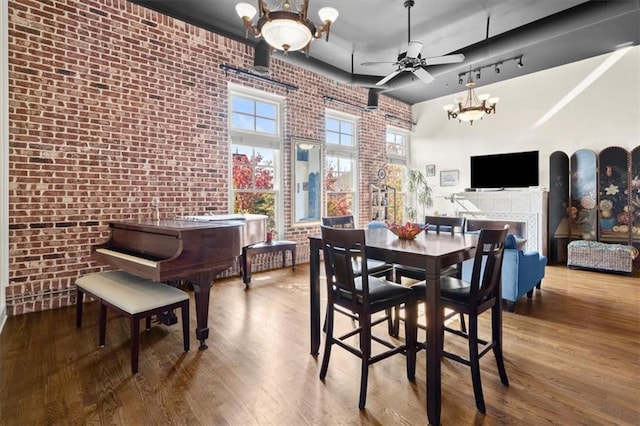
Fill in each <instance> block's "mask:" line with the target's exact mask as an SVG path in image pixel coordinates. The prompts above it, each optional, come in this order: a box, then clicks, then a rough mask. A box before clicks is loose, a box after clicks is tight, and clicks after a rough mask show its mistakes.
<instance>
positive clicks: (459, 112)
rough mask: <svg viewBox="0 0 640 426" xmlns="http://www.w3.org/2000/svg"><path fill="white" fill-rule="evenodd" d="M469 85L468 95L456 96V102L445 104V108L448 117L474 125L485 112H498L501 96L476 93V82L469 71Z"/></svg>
mask: <svg viewBox="0 0 640 426" xmlns="http://www.w3.org/2000/svg"><path fill="white" fill-rule="evenodd" d="M466 86H467V97H466V99H465V98H462V97H460V98H456V99H455V100H454V102H455V105H454V104H449V105H445V106H444V107H443V108H444V110H445V111H447V118H448V119H452V118H457V119H458V121H466V122H468V123H469V124H471V125H473V122H474V121H475V120H480V119H482V117H484V115H485V114H491V113H494V114H495V113H496V104H497V103H498V101H499V100H500V98H497V97H493V98H490V97H489V96H490V95H489V94H488V93H483V94H481V95H476V93H475V91H474V87H475V86H476V83H475V82H474V81H473V79H472V78H471V73H469V81H468V82H467V84H466Z"/></svg>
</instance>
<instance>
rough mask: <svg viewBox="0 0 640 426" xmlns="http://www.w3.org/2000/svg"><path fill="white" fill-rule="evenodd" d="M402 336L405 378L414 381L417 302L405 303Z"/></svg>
mask: <svg viewBox="0 0 640 426" xmlns="http://www.w3.org/2000/svg"><path fill="white" fill-rule="evenodd" d="M405 312H406V314H405V319H404V335H405V344H406V346H407V349H406V355H407V378H408V379H409V380H410V381H412V382H415V380H416V352H417V350H418V348H417V341H418V304H417V301H412V302H409V303H405Z"/></svg>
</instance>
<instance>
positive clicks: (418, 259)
mask: <svg viewBox="0 0 640 426" xmlns="http://www.w3.org/2000/svg"><path fill="white" fill-rule="evenodd" d="M477 241H478V235H477V234H469V233H467V234H463V233H456V234H453V235H451V234H450V233H448V232H447V233H436V232H434V231H425V232H422V233H420V234H418V236H417V237H416V238H415V239H413V240H408V239H401V238H398V237H397V236H396V235H395V234H394V233H392V232H391V231H390V230H389V229H387V228H372V229H365V244H366V249H365V253H366V257H367V258H368V259H378V260H382V261H384V262H387V263H393V264H400V265H406V266H415V267H419V268H425V271H426V284H427V285H426V293H427V294H426V299H425V300H426V309H425V316H426V339H427V340H426V347H427V350H426V363H427V365H426V372H427V377H426V405H427V419H428V422H429V424H432V425H439V424H440V412H441V366H440V360H441V358H442V344H441V343H442V342H441V339H442V338H443V337H442V336H443V335H444V333H443V327H444V322H443V321H444V320H443V315H442V313H441V309H442V307H441V302H440V271H441V270H442V269H443V268H446V267H447V266H451V265H455V264H458V263H460V262H462V261H464V260H467V259H470V258H472V257H473V256H474V255H475V248H476V244H477ZM321 251H322V237H321V236H320V235H313V236H310V237H309V284H310V320H311V324H310V326H311V354H312V355H313V356H316V355H318V353H319V349H320V338H321V335H320V318H321V315H320V314H321V313H320V297H321V291H320V252H321Z"/></svg>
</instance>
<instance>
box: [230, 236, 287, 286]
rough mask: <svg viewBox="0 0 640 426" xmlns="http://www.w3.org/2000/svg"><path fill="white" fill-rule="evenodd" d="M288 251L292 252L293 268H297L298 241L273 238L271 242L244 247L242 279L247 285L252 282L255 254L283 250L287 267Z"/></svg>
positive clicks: (283, 263) (283, 257)
mask: <svg viewBox="0 0 640 426" xmlns="http://www.w3.org/2000/svg"><path fill="white" fill-rule="evenodd" d="M287 251H290V252H291V269H292V270H294V271H295V270H296V243H295V241H286V240H273V241H271V242H268V243H267V242H264V243H257V244H254V245H251V246H246V247H243V248H242V259H241V267H242V281H243V282H244V283H245V285H249V283H251V261H252V259H253V256H255V255H256V254H260V253H273V252H282V267H283V268H284V267H285V264H286V262H285V261H286V256H285V253H286V252H287Z"/></svg>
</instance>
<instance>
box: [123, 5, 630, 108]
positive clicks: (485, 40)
mask: <svg viewBox="0 0 640 426" xmlns="http://www.w3.org/2000/svg"><path fill="white" fill-rule="evenodd" d="M132 1H133V2H135V3H139V4H143V5H145V6H147V7H149V8H152V9H155V10H158V11H160V12H163V13H166V14H168V15H171V16H173V17H176V18H178V19H181V20H184V21H187V22H190V23H192V24H195V25H198V26H201V27H204V28H207V29H209V30H212V31H214V32H217V33H221V34H223V35H226V36H228V37H231V38H234V39H237V40H242V41H245V42H247V43H248V44H251V45H255V43H256V42H257V40H256V39H255V38H254V37H253V36H251V35H250V36H249V38H248V39H245V37H244V33H243V26H242V20H241V19H240V18H239V17H238V16H237V14H236V12H235V5H236V3H238V1H237V0H132ZM243 1H245V2H248V3H250V4H253V5H254V6H256V7H257V6H258V2H257V1H256V0H243ZM277 3H279V2H278V1H277V0H268V1H267V4H268V5H269V6H270V7H273V6H274V5H275V4H277ZM324 6H331V7H334V8H336V9H337V10H338V11H339V13H340V15H339V17H338V19H337V20H336V22H335V23H334V24H333V25H332V26H331V35H330V37H329V41H328V42H325V41H324V39H319V40H315V41H313V42H312V44H311V48H310V54H309V57H306V56H305V55H304V54H302V53H300V52H291V53H289V54H288V55H287V56H284V55H282V54H279V53H278V54H274V57H277V58H279V59H282V60H285V61H289V62H292V63H295V64H297V65H300V66H302V67H305V68H308V69H311V70H313V71H316V72H318V73H320V74H323V75H326V76H328V77H330V78H332V79H334V80H337V81H339V82H342V83H346V84H354V85H358V86H365V87H375V82H377V81H378V80H380V79H381V78H382V77H384V76H385V75H386V74H388V73H390V72H391V71H393V70H394V66H393V65H392V64H386V65H376V66H366V67H365V66H361V65H360V64H361V63H362V62H371V61H388V62H392V61H394V60H396V58H397V56H398V54H399V53H401V52H402V51H404V50H406V48H407V44H408V25H407V9H406V8H405V7H404V0H377V1H376V0H373V1H366V0H342V1H340V0H311V1H310V6H309V17H310V18H311V19H312V20H313V21H314V22H315V23H316V24H318V23H319V18H318V10H319V9H320V8H321V7H324ZM410 30H411V39H412V40H417V41H420V42H422V43H423V44H424V47H423V49H422V56H423V57H431V56H440V55H447V54H451V53H463V54H464V55H465V56H466V60H465V61H464V62H462V63H460V64H449V65H434V66H431V67H428V68H427V71H428V72H429V73H431V74H432V75H433V76H434V77H435V81H433V82H431V83H429V84H424V83H423V82H421V81H420V80H418V79H417V78H415V77H414V76H413V75H412V74H411V73H402V74H400V75H399V76H398V77H396V78H395V79H393V80H391V81H390V82H389V83H388V84H386V85H385V86H384V87H383V89H382V90H383V91H384V94H385V95H388V96H390V97H393V98H396V99H399V100H402V101H404V102H407V103H409V104H415V103H417V102H422V101H425V100H429V99H433V98H437V97H440V96H444V95H448V94H452V93H458V92H461V91H462V90H463V89H464V86H461V85H459V82H458V81H459V74H460V73H464V72H466V71H469V70H470V69H477V68H479V67H486V68H483V69H482V72H481V78H480V79H479V80H477V83H478V86H481V85H485V84H490V83H494V82H497V81H502V80H507V79H510V78H514V77H518V76H521V75H524V74H528V73H532V72H536V71H540V70H544V69H547V68H551V67H556V66H559V65H563V64H567V63H570V62H575V61H579V60H582V59H586V58H589V57H593V56H597V55H601V54H604V53H608V52H611V51H613V50H614V49H615V48H616V47H617V46H620V45H623V44H627V43H628V44H632V45H637V44H639V43H640V0H619V1H586V2H585V1H577V0H535V1H533V0H502V1H501V0H416V1H415V6H414V7H413V8H411V29H410ZM519 56H522V62H523V64H524V66H523V67H522V68H519V67H517V66H516V61H507V62H505V63H504V64H503V65H502V67H501V69H500V71H501V72H500V73H499V74H497V73H496V72H495V70H494V67H487V66H489V65H491V64H494V63H497V62H500V61H503V60H506V59H509V58H513V57H519ZM227 63H228V64H229V65H232V66H238V65H239V64H234V63H233V58H229V61H228V62H227ZM474 79H475V73H474ZM289 83H292V84H295V83H296V82H294V81H292V82H289Z"/></svg>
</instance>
